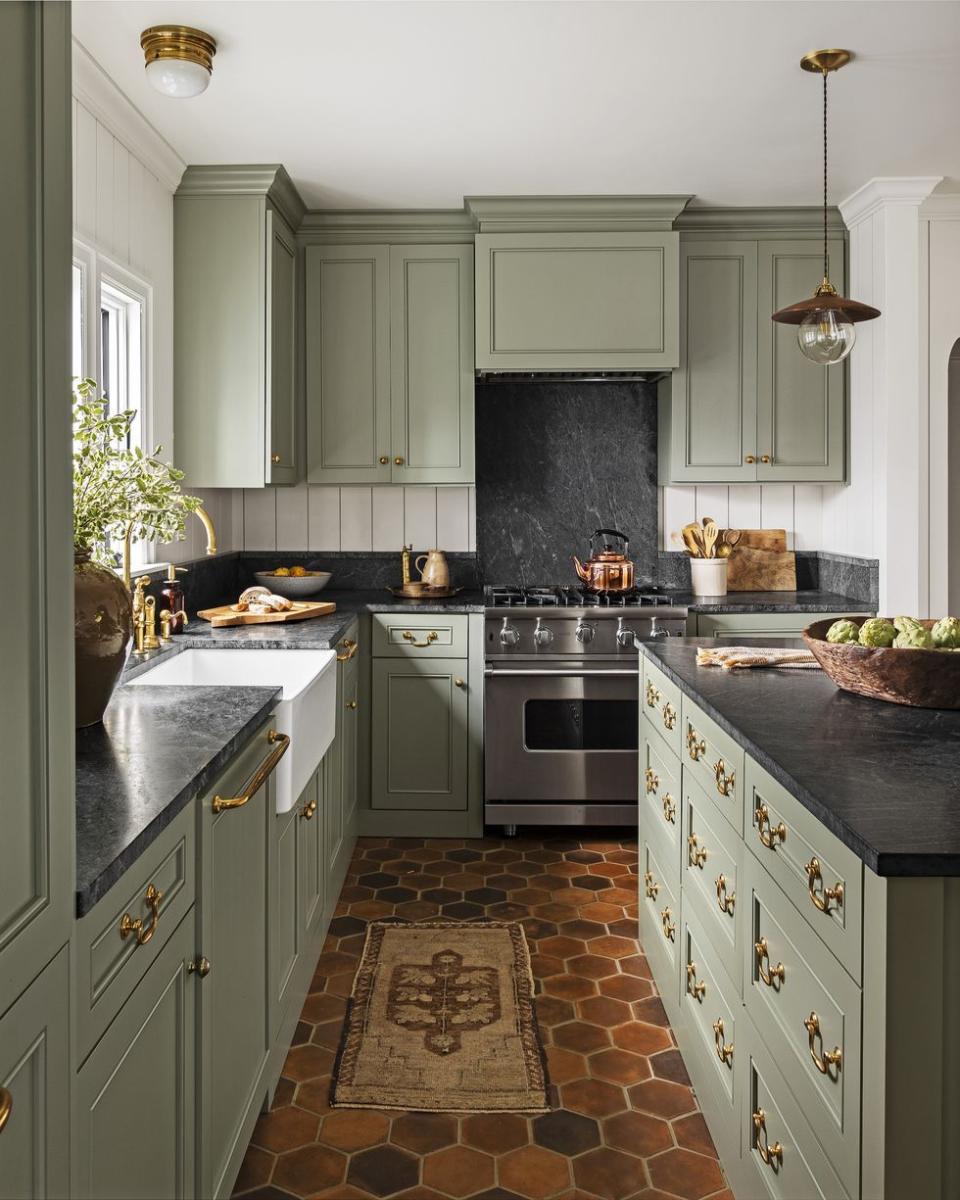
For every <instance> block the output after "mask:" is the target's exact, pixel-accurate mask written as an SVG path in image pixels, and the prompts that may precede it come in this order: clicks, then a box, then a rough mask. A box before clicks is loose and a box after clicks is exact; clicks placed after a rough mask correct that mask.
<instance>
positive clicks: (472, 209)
mask: <svg viewBox="0 0 960 1200" xmlns="http://www.w3.org/2000/svg"><path fill="white" fill-rule="evenodd" d="M690 200H691V197H690V196H467V197H465V199H464V206H465V208H466V210H467V212H468V213H470V215H471V216H472V217H473V219H474V220H475V221H476V223H477V228H478V229H479V231H480V232H481V233H524V232H531V233H532V232H542V233H550V232H553V231H563V232H565V233H584V232H605V231H610V232H620V231H625V230H631V231H642V230H657V229H673V227H674V222H675V221H676V219H677V217H678V216H679V215H680V213H681V212H683V210H684V208H686V206H687V204H688V203H689V202H690Z"/></svg>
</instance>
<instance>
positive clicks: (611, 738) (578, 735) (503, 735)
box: [484, 662, 639, 808]
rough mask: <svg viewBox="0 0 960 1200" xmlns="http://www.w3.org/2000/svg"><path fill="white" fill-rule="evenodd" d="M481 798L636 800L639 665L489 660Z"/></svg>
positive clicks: (578, 801)
mask: <svg viewBox="0 0 960 1200" xmlns="http://www.w3.org/2000/svg"><path fill="white" fill-rule="evenodd" d="M485 685H486V691H485V705H484V708H485V726H486V728H485V733H484V781H485V782H484V793H485V800H486V803H487V804H490V803H491V802H493V803H497V802H502V801H515V802H520V803H523V804H530V803H550V802H557V801H559V802H570V803H575V804H591V803H597V802H600V803H607V804H610V803H615V804H616V803H619V804H629V805H632V806H634V808H635V806H636V803H637V769H638V768H637V762H638V752H637V731H638V721H639V684H638V674H637V669H636V668H635V667H634V668H632V669H628V668H624V667H623V666H621V665H614V666H611V667H609V668H607V669H604V668H603V666H601V665H599V664H596V665H591V666H590V667H587V666H585V665H584V664H583V663H582V662H580V663H574V664H558V665H557V666H554V665H553V664H551V665H550V666H549V667H548V666H544V665H543V664H542V663H538V664H536V665H531V666H529V667H521V666H520V665H519V664H518V665H516V666H513V665H511V666H509V667H507V666H504V667H500V666H489V665H488V666H487V669H486V672H485Z"/></svg>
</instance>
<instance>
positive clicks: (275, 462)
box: [270, 454, 280, 467]
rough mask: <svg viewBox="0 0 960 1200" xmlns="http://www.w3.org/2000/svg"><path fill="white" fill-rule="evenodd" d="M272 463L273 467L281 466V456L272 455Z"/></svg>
mask: <svg viewBox="0 0 960 1200" xmlns="http://www.w3.org/2000/svg"><path fill="white" fill-rule="evenodd" d="M270 461H271V462H272V463H273V465H274V466H275V467H276V466H279V465H280V455H279V454H271V455H270Z"/></svg>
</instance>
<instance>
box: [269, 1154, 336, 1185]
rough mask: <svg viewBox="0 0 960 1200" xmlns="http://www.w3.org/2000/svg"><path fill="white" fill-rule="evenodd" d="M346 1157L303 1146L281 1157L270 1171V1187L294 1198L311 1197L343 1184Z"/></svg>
mask: <svg viewBox="0 0 960 1200" xmlns="http://www.w3.org/2000/svg"><path fill="white" fill-rule="evenodd" d="M346 1169H347V1159H346V1156H345V1155H343V1154H341V1153H340V1152H339V1151H338V1150H331V1149H329V1148H328V1147H327V1146H317V1145H313V1146H303V1147H301V1148H300V1149H299V1150H291V1151H290V1152H289V1153H288V1154H281V1155H280V1156H279V1158H278V1159H277V1165H276V1166H275V1167H274V1168H273V1184H274V1186H275V1187H278V1188H282V1189H283V1190H284V1191H285V1192H292V1193H293V1194H294V1195H295V1196H313V1195H315V1193H317V1192H319V1191H322V1190H323V1188H329V1187H333V1186H334V1185H335V1184H338V1183H341V1182H342V1181H343V1176H344V1173H345V1171H346Z"/></svg>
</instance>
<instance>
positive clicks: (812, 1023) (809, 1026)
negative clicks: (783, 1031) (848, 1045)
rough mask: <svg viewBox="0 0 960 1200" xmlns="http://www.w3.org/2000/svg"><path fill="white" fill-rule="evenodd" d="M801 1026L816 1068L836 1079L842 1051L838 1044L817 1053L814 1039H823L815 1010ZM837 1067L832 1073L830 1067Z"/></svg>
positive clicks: (841, 1061)
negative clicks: (835, 1073) (835, 1072)
mask: <svg viewBox="0 0 960 1200" xmlns="http://www.w3.org/2000/svg"><path fill="white" fill-rule="evenodd" d="M803 1027H804V1029H806V1031H807V1037H808V1038H809V1042H810V1057H811V1058H812V1059H813V1065H814V1066H815V1067H816V1068H817V1070H818V1071H819V1072H820V1074H821V1075H829V1076H830V1078H831V1079H836V1078H837V1075H839V1074H840V1068H841V1065H842V1063H843V1051H842V1050H841V1049H840V1047H839V1046H834V1048H833V1049H832V1050H824V1052H823V1053H822V1054H818V1053H817V1049H816V1041H817V1038H818V1037H819V1038H820V1040H821V1042H822V1041H823V1035H822V1034H821V1032H820V1018H819V1017H818V1016H817V1014H816V1013H815V1012H812V1013H811V1014H810V1016H809V1017H807V1018H806V1020H805V1021H804V1022H803ZM831 1067H836V1068H837V1075H834V1074H832V1072H831V1070H830V1068H831Z"/></svg>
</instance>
